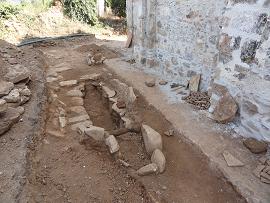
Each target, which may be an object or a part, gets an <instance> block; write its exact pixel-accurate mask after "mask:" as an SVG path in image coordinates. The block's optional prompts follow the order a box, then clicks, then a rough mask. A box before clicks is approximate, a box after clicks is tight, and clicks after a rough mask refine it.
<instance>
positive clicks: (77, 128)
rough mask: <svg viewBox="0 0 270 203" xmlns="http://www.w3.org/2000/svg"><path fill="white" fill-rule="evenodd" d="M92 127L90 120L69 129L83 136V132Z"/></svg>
mask: <svg viewBox="0 0 270 203" xmlns="http://www.w3.org/2000/svg"><path fill="white" fill-rule="evenodd" d="M92 125H93V122H92V121H90V120H87V121H83V122H80V123H75V124H73V125H72V126H71V129H72V130H74V131H77V132H78V133H79V134H81V135H82V134H84V133H85V131H86V130H87V129H88V128H90V127H91V126H92Z"/></svg>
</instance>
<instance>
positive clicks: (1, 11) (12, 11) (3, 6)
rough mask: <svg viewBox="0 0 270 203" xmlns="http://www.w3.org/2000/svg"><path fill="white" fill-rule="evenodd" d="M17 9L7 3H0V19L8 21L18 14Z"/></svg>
mask: <svg viewBox="0 0 270 203" xmlns="http://www.w3.org/2000/svg"><path fill="white" fill-rule="evenodd" d="M19 10H20V9H19V7H18V6H16V5H13V4H10V3H7V2H1V3H0V19H1V18H2V19H3V18H4V19H9V18H11V17H12V16H15V15H17V14H18V13H19Z"/></svg>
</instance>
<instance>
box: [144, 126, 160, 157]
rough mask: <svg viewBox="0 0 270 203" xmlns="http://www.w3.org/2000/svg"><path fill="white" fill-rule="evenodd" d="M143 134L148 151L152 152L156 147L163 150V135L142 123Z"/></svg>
mask: <svg viewBox="0 0 270 203" xmlns="http://www.w3.org/2000/svg"><path fill="white" fill-rule="evenodd" d="M141 130H142V135H143V140H144V145H145V148H146V151H147V152H148V153H149V154H152V153H153V151H155V150H156V149H160V150H162V137H161V135H160V134H159V133H158V132H156V131H155V130H154V129H152V128H151V127H150V126H148V125H142V128H141Z"/></svg>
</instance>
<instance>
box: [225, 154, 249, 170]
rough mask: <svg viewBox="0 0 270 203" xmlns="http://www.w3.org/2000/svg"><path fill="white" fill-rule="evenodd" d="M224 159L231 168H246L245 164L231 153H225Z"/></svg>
mask: <svg viewBox="0 0 270 203" xmlns="http://www.w3.org/2000/svg"><path fill="white" fill-rule="evenodd" d="M223 157H224V159H225V161H226V162H227V165H228V166H229V167H239V166H244V164H243V163H242V162H241V161H239V160H238V159H237V158H235V157H234V156H233V155H232V154H231V153H229V152H228V151H224V152H223Z"/></svg>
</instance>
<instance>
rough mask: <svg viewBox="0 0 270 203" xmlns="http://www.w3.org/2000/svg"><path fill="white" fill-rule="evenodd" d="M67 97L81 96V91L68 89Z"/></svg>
mask: <svg viewBox="0 0 270 203" xmlns="http://www.w3.org/2000/svg"><path fill="white" fill-rule="evenodd" d="M67 96H68V97H83V96H84V95H83V93H82V92H81V91H80V90H70V91H68V92H67Z"/></svg>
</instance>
